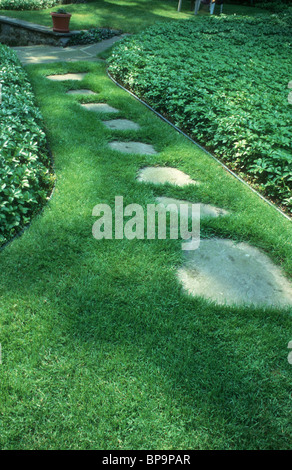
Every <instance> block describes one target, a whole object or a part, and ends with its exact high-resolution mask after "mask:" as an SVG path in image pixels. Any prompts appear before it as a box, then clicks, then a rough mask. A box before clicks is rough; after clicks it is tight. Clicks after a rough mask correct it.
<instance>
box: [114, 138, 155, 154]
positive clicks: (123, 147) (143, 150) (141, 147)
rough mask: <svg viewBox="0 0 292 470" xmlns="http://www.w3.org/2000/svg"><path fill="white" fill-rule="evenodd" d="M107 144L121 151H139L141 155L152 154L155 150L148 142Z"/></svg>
mask: <svg viewBox="0 0 292 470" xmlns="http://www.w3.org/2000/svg"><path fill="white" fill-rule="evenodd" d="M109 146H110V147H111V148H112V149H113V150H118V151H119V152H122V153H139V154H141V155H154V154H155V153H157V152H156V150H155V149H154V148H153V147H152V145H149V144H143V143H142V142H118V141H115V142H110V143H109Z"/></svg>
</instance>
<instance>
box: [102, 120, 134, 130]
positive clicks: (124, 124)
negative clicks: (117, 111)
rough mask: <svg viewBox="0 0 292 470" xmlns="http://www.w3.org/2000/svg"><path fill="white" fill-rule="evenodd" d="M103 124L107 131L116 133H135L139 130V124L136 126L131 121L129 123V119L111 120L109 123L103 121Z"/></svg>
mask: <svg viewBox="0 0 292 470" xmlns="http://www.w3.org/2000/svg"><path fill="white" fill-rule="evenodd" d="M103 123H104V125H105V126H106V127H107V128H108V129H113V130H118V131H129V130H133V131H137V130H138V129H140V126H139V124H136V122H133V121H129V119H112V120H111V121H103Z"/></svg>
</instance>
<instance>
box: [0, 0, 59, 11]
mask: <svg viewBox="0 0 292 470" xmlns="http://www.w3.org/2000/svg"><path fill="white" fill-rule="evenodd" d="M59 3H60V0H0V10H1V9H2V10H41V9H43V8H50V7H53V6H55V5H58V4H59Z"/></svg>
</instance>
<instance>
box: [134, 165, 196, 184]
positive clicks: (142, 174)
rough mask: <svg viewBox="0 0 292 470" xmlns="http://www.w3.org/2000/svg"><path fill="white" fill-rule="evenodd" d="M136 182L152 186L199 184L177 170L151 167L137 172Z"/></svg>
mask: <svg viewBox="0 0 292 470" xmlns="http://www.w3.org/2000/svg"><path fill="white" fill-rule="evenodd" d="M137 180H138V181H141V182H143V183H153V184H165V183H169V184H173V185H176V186H186V185H189V184H199V183H198V182H197V181H194V180H192V179H191V178H190V176H189V175H187V174H186V173H184V172H183V171H180V170H178V169H177V168H171V167H164V166H161V167H159V166H153V167H151V166H150V167H146V168H142V170H140V171H139V173H138V176H137Z"/></svg>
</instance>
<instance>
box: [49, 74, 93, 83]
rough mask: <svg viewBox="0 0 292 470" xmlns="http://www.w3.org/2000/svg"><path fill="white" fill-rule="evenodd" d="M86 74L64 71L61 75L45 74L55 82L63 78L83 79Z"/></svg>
mask: <svg viewBox="0 0 292 470" xmlns="http://www.w3.org/2000/svg"><path fill="white" fill-rule="evenodd" d="M85 75H87V72H86V73H65V74H63V75H47V78H48V79H49V80H54V81H55V82H61V81H63V80H79V81H81V80H83V78H84V77H85Z"/></svg>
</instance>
